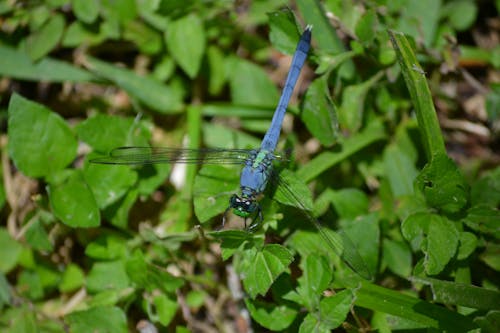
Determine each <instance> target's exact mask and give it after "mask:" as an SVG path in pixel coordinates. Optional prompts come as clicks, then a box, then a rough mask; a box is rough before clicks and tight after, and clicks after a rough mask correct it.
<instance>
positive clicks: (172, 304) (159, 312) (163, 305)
mask: <svg viewBox="0 0 500 333" xmlns="http://www.w3.org/2000/svg"><path fill="white" fill-rule="evenodd" d="M153 304H154V306H155V310H156V314H154V315H153V314H151V313H149V315H150V316H153V318H154V317H157V318H158V321H159V322H160V324H162V325H163V326H168V325H169V324H170V322H171V321H172V319H174V316H175V313H176V312H177V309H178V308H179V302H178V301H177V299H176V298H174V297H169V296H167V295H165V294H160V295H155V296H154V298H153Z"/></svg>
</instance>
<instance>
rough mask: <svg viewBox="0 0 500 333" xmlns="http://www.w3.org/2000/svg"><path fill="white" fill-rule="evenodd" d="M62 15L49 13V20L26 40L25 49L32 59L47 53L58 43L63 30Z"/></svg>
mask: <svg viewBox="0 0 500 333" xmlns="http://www.w3.org/2000/svg"><path fill="white" fill-rule="evenodd" d="M64 24H65V20H64V16H62V15H61V14H54V15H51V17H50V18H49V20H48V21H47V22H46V23H45V24H44V25H43V26H42V27H40V28H39V29H38V30H37V31H35V32H33V33H32V34H31V35H30V36H29V37H28V38H27V40H26V45H25V50H26V52H27V53H28V54H29V56H30V57H31V59H32V60H33V61H36V60H38V59H40V58H42V57H44V56H45V55H47V54H48V53H49V52H50V51H51V50H52V49H53V48H54V47H55V46H56V45H57V43H59V40H60V39H61V37H62V35H63V32H64Z"/></svg>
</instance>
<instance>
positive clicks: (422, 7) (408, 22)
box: [397, 0, 442, 47]
mask: <svg viewBox="0 0 500 333" xmlns="http://www.w3.org/2000/svg"><path fill="white" fill-rule="evenodd" d="M403 4H404V5H403V6H402V8H401V15H402V17H403V19H400V20H398V21H397V29H398V30H400V31H402V32H404V33H405V34H408V35H410V36H412V37H413V38H419V37H420V36H421V35H423V38H424V41H425V45H426V46H427V47H430V46H431V45H432V43H433V41H434V38H435V34H436V30H437V28H438V23H439V14H440V10H441V6H442V1H441V0H437V1H436V0H422V1H407V2H404V3H403Z"/></svg>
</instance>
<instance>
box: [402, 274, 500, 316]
mask: <svg viewBox="0 0 500 333" xmlns="http://www.w3.org/2000/svg"><path fill="white" fill-rule="evenodd" d="M411 281H413V282H416V283H423V284H425V285H428V286H430V287H431V290H432V294H433V300H434V301H435V302H438V303H444V304H448V305H461V306H466V307H469V308H474V309H481V310H500V292H498V291H497V290H491V289H486V288H480V287H476V286H472V285H466V284H462V283H454V282H449V281H442V280H437V279H433V278H427V277H425V278H424V277H413V278H411Z"/></svg>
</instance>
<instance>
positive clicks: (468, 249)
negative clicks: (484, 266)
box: [457, 231, 478, 260]
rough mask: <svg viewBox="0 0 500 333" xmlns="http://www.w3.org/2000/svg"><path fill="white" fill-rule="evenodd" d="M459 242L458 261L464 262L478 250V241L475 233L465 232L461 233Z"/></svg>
mask: <svg viewBox="0 0 500 333" xmlns="http://www.w3.org/2000/svg"><path fill="white" fill-rule="evenodd" d="M459 240H460V245H459V247H458V253H457V259H458V260H464V259H467V258H468V257H469V256H470V255H471V254H472V253H473V252H474V251H475V250H476V247H477V243H478V240H477V237H476V236H475V235H474V234H473V233H471V232H463V231H462V232H460V233H459Z"/></svg>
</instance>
